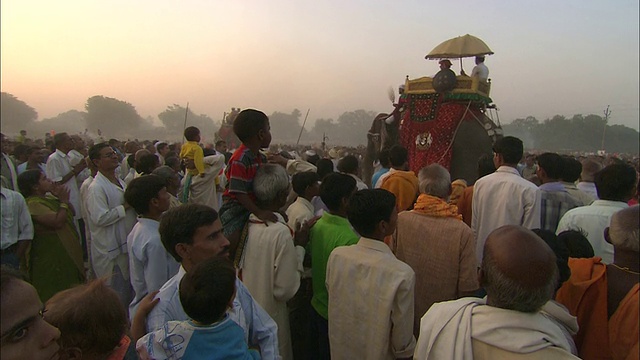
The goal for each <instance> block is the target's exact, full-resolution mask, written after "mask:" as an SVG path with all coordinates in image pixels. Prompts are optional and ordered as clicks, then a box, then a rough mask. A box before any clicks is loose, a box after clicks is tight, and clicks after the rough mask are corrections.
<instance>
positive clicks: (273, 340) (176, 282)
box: [147, 266, 280, 359]
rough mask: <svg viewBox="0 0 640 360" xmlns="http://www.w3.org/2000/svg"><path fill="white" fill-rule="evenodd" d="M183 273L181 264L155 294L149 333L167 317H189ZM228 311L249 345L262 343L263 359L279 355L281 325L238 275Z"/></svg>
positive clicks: (172, 318)
mask: <svg viewBox="0 0 640 360" xmlns="http://www.w3.org/2000/svg"><path fill="white" fill-rule="evenodd" d="M184 274H186V271H185V270H184V268H183V267H182V266H180V268H179V270H178V273H177V274H176V275H175V276H173V277H172V278H171V279H169V281H167V282H166V283H165V284H164V285H163V286H162V288H160V292H159V293H158V295H156V298H157V299H160V301H159V302H158V304H157V305H156V306H155V307H154V308H153V310H151V312H150V313H149V316H147V332H148V333H149V332H152V331H155V330H158V329H160V328H162V327H163V326H164V324H166V323H167V322H168V321H171V320H177V321H182V320H188V319H189V317H188V316H187V314H186V313H185V312H184V309H183V308H182V303H180V295H179V293H178V289H179V286H180V280H182V278H183V277H184ZM228 313H229V317H230V318H231V320H233V321H235V322H236V323H237V324H238V325H240V327H241V328H242V330H244V338H245V341H246V342H247V344H248V345H249V347H253V346H259V347H260V354H261V356H262V358H263V359H279V358H280V356H279V352H278V326H277V325H276V323H275V322H274V321H273V319H271V317H270V316H269V314H267V313H266V311H264V309H262V308H261V307H260V305H258V303H257V302H255V301H254V300H253V298H252V297H251V294H250V293H249V290H247V288H246V287H245V286H244V284H243V283H242V281H240V280H239V279H236V296H235V298H234V299H233V305H232V307H231V310H229V311H228Z"/></svg>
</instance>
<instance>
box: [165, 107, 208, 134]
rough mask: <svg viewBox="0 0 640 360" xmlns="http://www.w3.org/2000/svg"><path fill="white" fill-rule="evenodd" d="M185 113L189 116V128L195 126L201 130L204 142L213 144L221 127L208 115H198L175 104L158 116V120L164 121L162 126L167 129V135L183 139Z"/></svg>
mask: <svg viewBox="0 0 640 360" xmlns="http://www.w3.org/2000/svg"><path fill="white" fill-rule="evenodd" d="M185 113H186V116H187V126H195V127H197V128H198V129H200V134H201V135H202V140H203V141H207V142H213V141H214V139H215V133H216V131H218V127H219V125H216V123H215V121H213V119H211V118H210V117H209V116H208V115H205V114H200V115H196V114H195V113H194V112H193V111H191V109H189V110H187V109H186V108H184V107H182V106H180V105H178V104H173V105H171V106H168V107H167V109H166V110H165V111H163V112H161V113H160V114H158V119H160V121H162V124H163V125H164V127H165V128H166V129H167V133H168V134H171V136H172V137H178V136H179V137H180V138H182V133H183V132H184V127H185V126H184V124H185V122H184V120H185Z"/></svg>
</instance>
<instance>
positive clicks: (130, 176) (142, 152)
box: [124, 149, 151, 185]
mask: <svg viewBox="0 0 640 360" xmlns="http://www.w3.org/2000/svg"><path fill="white" fill-rule="evenodd" d="M150 154H151V152H150V151H149V150H147V149H140V150H138V151H136V153H135V155H133V158H134V161H133V166H132V167H133V169H134V171H131V170H129V173H128V174H127V176H125V178H124V183H125V184H127V185H129V183H130V182H131V180H133V179H135V178H137V177H140V175H141V174H140V173H139V172H138V169H137V167H138V164H139V163H140V159H142V157H143V156H145V155H150Z"/></svg>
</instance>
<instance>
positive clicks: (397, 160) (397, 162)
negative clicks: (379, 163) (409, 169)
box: [389, 145, 409, 170]
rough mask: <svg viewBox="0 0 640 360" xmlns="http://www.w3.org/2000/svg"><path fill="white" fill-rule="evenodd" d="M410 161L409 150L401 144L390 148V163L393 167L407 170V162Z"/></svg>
mask: <svg viewBox="0 0 640 360" xmlns="http://www.w3.org/2000/svg"><path fill="white" fill-rule="evenodd" d="M407 161H409V152H408V151H407V149H406V148H404V147H402V146H400V145H394V146H393V147H392V148H391V149H389V163H390V164H391V167H392V168H394V169H398V170H406V169H405V167H406V164H407Z"/></svg>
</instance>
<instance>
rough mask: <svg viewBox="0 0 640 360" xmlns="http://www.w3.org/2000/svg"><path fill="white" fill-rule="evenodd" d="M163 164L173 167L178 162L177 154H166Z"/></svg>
mask: <svg viewBox="0 0 640 360" xmlns="http://www.w3.org/2000/svg"><path fill="white" fill-rule="evenodd" d="M164 164H165V165H167V166H169V167H171V168H173V167H174V166H175V165H179V164H180V159H179V158H178V157H177V156H168V157H166V158H164Z"/></svg>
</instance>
